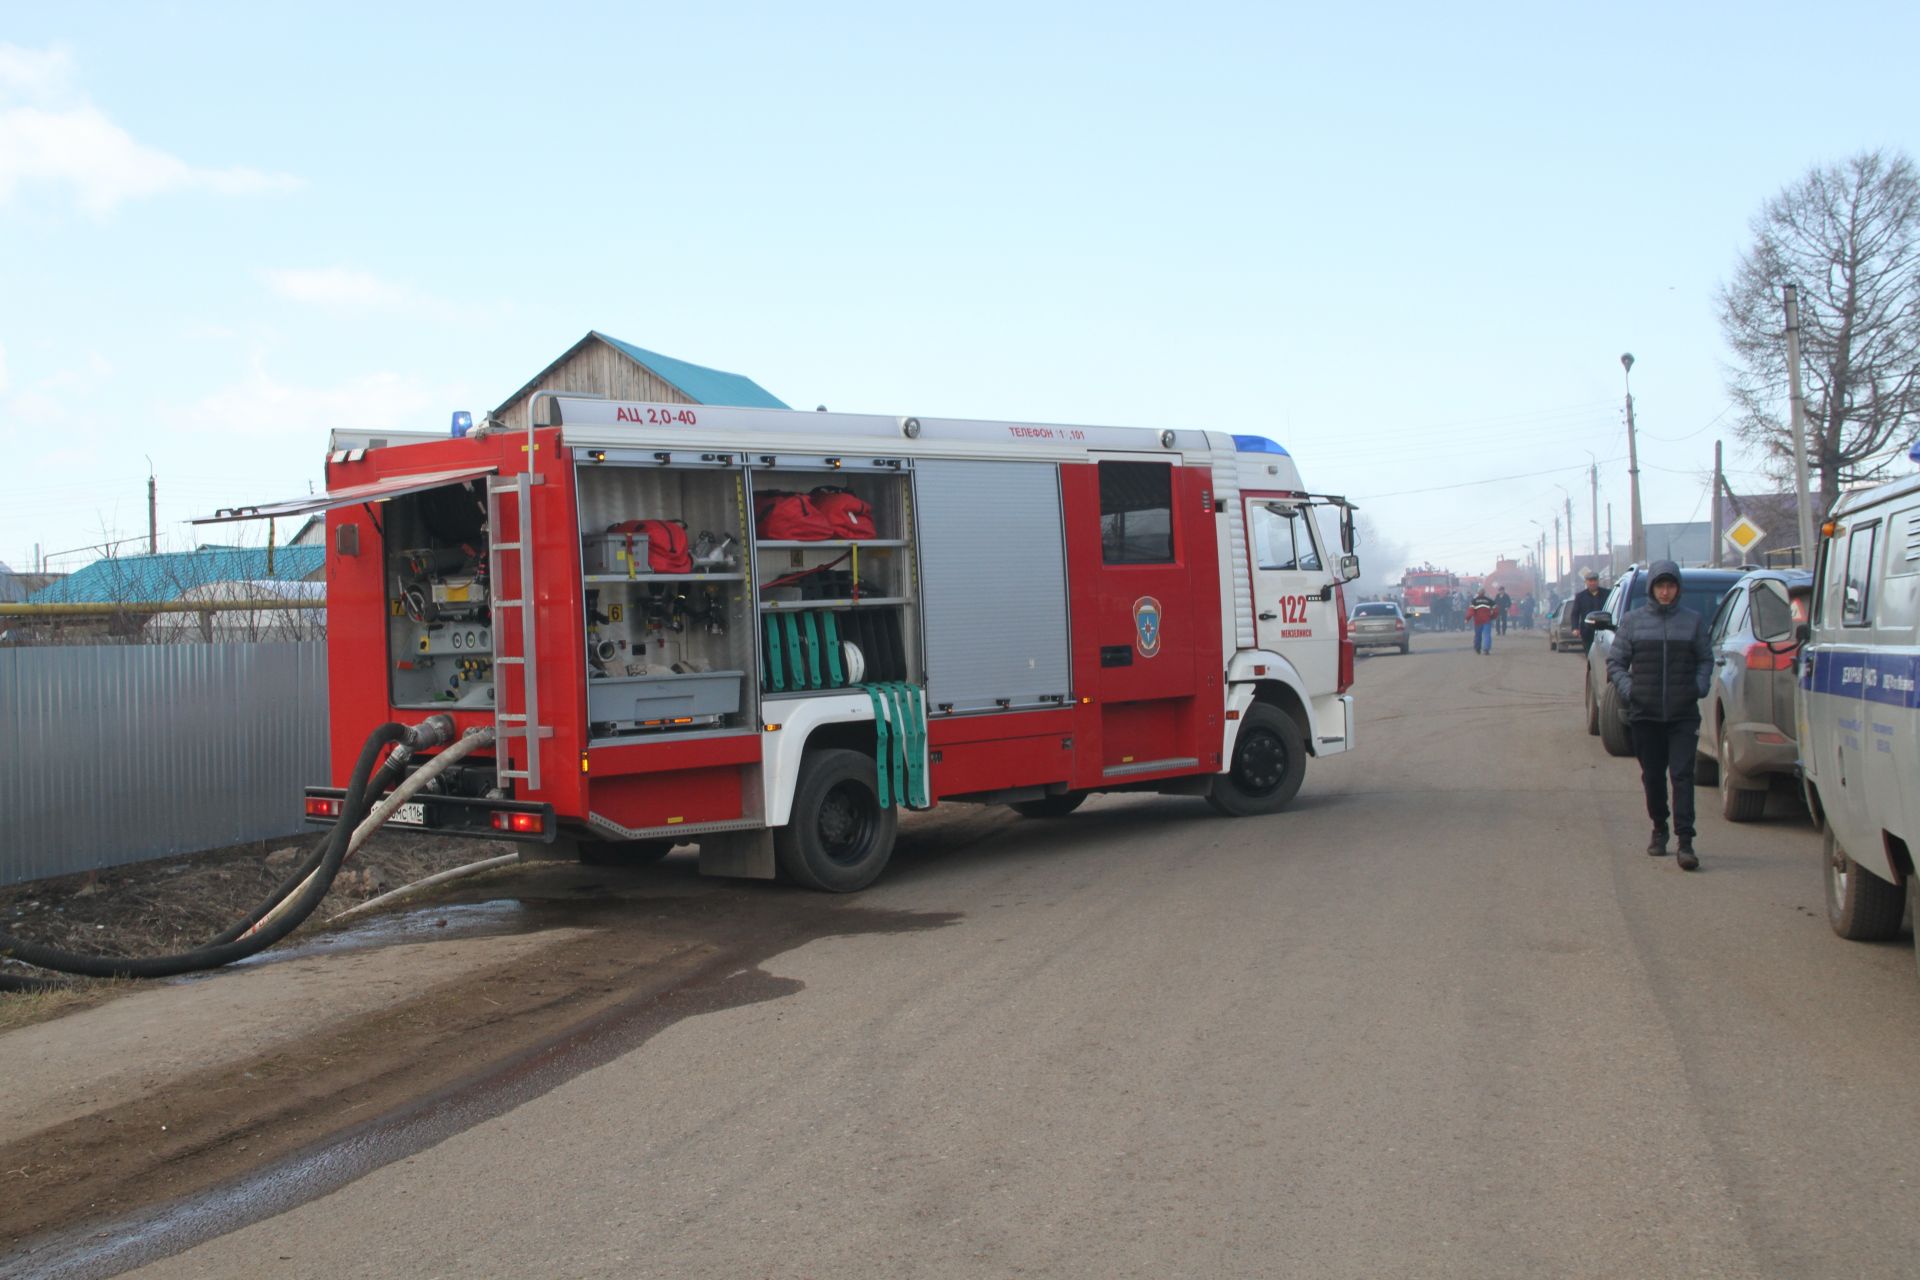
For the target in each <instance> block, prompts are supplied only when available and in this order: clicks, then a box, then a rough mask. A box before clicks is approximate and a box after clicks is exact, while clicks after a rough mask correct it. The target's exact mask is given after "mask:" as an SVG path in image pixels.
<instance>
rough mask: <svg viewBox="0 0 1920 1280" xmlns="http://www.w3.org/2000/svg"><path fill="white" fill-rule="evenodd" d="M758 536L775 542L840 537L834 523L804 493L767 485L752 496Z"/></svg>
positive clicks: (814, 540)
mask: <svg viewBox="0 0 1920 1280" xmlns="http://www.w3.org/2000/svg"><path fill="white" fill-rule="evenodd" d="M753 516H754V524H755V528H756V534H757V536H758V537H760V538H763V539H767V540H770V541H775V542H821V541H824V540H825V539H827V538H833V537H839V536H841V535H838V534H836V533H834V531H833V525H832V523H831V522H830V521H828V519H827V517H826V516H825V515H823V514H822V513H821V511H820V509H819V508H818V507H816V506H814V505H813V503H812V502H811V501H810V500H809V499H808V498H807V495H806V494H804V493H785V492H783V491H781V490H779V489H769V490H767V491H766V492H764V493H756V494H755V495H754V496H753Z"/></svg>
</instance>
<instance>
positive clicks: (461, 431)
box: [453, 409, 473, 439]
mask: <svg viewBox="0 0 1920 1280" xmlns="http://www.w3.org/2000/svg"><path fill="white" fill-rule="evenodd" d="M471 430H473V415H472V414H471V413H468V412H467V411H466V410H465V409H455V410H454V411H453V435H454V438H455V439H459V438H460V437H461V436H464V435H465V434H467V432H469V431H471Z"/></svg>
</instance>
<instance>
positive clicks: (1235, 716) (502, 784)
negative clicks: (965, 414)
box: [223, 392, 1359, 891]
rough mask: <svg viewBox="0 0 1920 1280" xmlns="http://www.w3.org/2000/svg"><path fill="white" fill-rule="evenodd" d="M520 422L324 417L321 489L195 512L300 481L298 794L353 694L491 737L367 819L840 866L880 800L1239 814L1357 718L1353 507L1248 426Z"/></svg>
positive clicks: (739, 414) (341, 764) (696, 410)
mask: <svg viewBox="0 0 1920 1280" xmlns="http://www.w3.org/2000/svg"><path fill="white" fill-rule="evenodd" d="M529 424H530V425H529V426H528V427H527V429H526V430H524V431H519V430H514V431H507V430H498V429H495V430H489V429H487V428H485V427H483V428H482V429H481V430H478V431H475V432H472V433H470V434H467V435H464V436H461V437H457V438H456V437H443V438H421V437H416V436H406V437H393V436H389V437H387V438H385V439H376V438H374V437H373V436H372V435H370V434H369V433H365V432H359V433H355V432H337V433H336V435H335V440H334V450H333V452H332V453H331V454H330V456H329V460H328V465H327V487H328V493H327V495H326V496H325V497H324V498H317V499H312V500H307V501H303V502H294V503H286V504H280V505H279V506H277V507H272V508H250V509H246V510H245V511H244V512H235V513H223V514H228V515H236V516H238V515H252V516H265V515H281V514H297V513H299V512H302V511H311V510H319V509H324V510H326V511H327V512H328V515H327V533H328V593H327V594H328V613H329V619H328V624H329V674H330V681H331V693H330V700H331V707H330V712H331V741H332V771H333V775H334V776H333V778H332V779H331V783H332V785H331V786H317V787H314V788H310V789H309V792H308V813H309V816H310V817H312V818H313V819H314V820H316V821H326V820H327V819H328V818H329V817H331V816H333V815H334V814H337V812H338V808H337V801H338V797H339V796H340V794H341V790H340V787H341V784H342V783H343V782H344V780H345V776H346V774H347V772H348V771H349V770H350V769H351V767H352V765H353V762H354V759H355V756H356V753H357V752H358V750H359V748H360V746H361V742H362V738H363V737H364V736H365V735H366V734H367V732H368V731H369V730H370V729H371V728H372V727H374V726H376V725H378V724H380V723H382V722H385V721H388V720H397V719H398V720H404V719H409V718H414V719H417V718H418V717H420V716H421V715H423V714H430V713H433V712H445V713H448V714H450V715H451V716H452V717H453V719H454V721H455V724H456V726H457V727H458V728H459V729H461V730H469V729H475V728H480V727H488V728H491V729H493V730H494V733H495V735H496V737H495V742H494V750H493V754H492V757H491V759H489V758H487V757H486V756H485V755H484V754H482V753H476V754H475V755H474V756H472V757H470V758H469V759H467V760H465V761H462V762H461V767H459V768H455V769H449V770H448V771H447V773H446V774H445V775H444V776H443V777H440V778H436V779H435V780H434V788H433V789H429V790H427V791H423V792H422V793H421V798H420V800H419V802H418V803H417V804H412V805H408V806H406V807H405V808H403V809H402V810H401V811H400V812H399V814H398V815H397V817H396V819H395V820H396V821H399V822H401V823H405V824H409V825H412V826H415V827H420V828H423V829H428V830H438V831H445V832H456V833H468V834H484V835H488V836H492V837H496V838H507V839H520V840H526V841H530V842H534V843H536V844H547V845H555V844H557V845H558V846H559V851H561V852H565V853H574V854H578V855H580V856H591V857H602V858H604V857H617V858H628V859H634V860H645V859H651V858H655V857H659V856H661V855H663V854H664V853H665V852H666V851H667V850H669V849H671V848H673V847H674V846H675V845H677V844H689V843H692V844H697V845H698V846H699V857H700V866H701V869H702V871H704V872H707V873H711V874H721V875H733V876H754V877H771V876H773V875H775V874H776V873H784V874H785V875H787V876H788V877H790V878H792V879H794V880H796V881H798V882H800V883H802V884H805V885H809V886H811V887H814V888H818V889H825V890H835V891H846V890H853V889H858V888H861V887H863V886H864V885H866V884H868V883H870V882H871V881H872V880H873V878H874V877H875V876H877V875H878V874H879V873H880V871H881V869H882V868H883V867H884V866H885V864H886V861H887V857H888V855H889V854H890V853H891V850H892V844H893V835H894V830H895V824H896V822H897V815H898V813H899V811H900V810H901V809H903V808H908V809H918V808H926V807H930V806H933V805H936V804H939V803H941V802H943V801H975V802H985V803H999V804H1009V805H1012V806H1013V807H1014V808H1016V809H1018V810H1019V811H1021V812H1022V813H1025V814H1028V815H1030V816H1036V817H1043V816H1058V815H1062V814H1065V813H1067V812H1070V811H1071V810H1072V809H1073V808H1074V807H1076V806H1077V805H1078V804H1079V803H1080V802H1081V801H1082V800H1083V799H1084V798H1085V797H1086V796H1087V795H1089V794H1091V793H1093V792H1097V791H1113V790H1148V791H1162V792H1173V793H1181V794H1191V795H1195V796H1200V797H1205V798H1206V799H1208V800H1209V801H1211V802H1212V804H1213V806H1214V807H1215V808H1216V809H1219V810H1221V811H1222V812H1225V813H1228V814H1236V815H1245V814H1259V813H1266V812H1270V811H1273V810H1277V809H1279V808H1281V807H1283V806H1284V805H1285V804H1286V803H1287V802H1288V801H1289V800H1290V799H1291V798H1292V796H1293V795H1294V793H1295V792H1296V791H1297V790H1298V788H1299V786H1300V782H1301V778H1302V777H1303V776H1304V772H1305V768H1306V762H1307V760H1308V758H1310V757H1316V756H1326V755H1331V754H1335V753H1338V752H1342V751H1346V750H1348V749H1349V748H1350V747H1351V746H1352V745H1353V740H1354V717H1353V699H1352V697H1351V696H1350V695H1349V694H1348V693H1347V689H1348V686H1349V685H1350V684H1351V683H1352V678H1353V677H1352V670H1353V649H1352V645H1351V643H1350V642H1349V640H1348V637H1347V632H1346V609H1345V601H1344V599H1343V593H1342V584H1343V583H1344V582H1346V581H1349V580H1351V579H1352V578H1353V577H1354V576H1356V575H1357V573H1358V568H1359V566H1358V560H1357V558H1356V557H1355V556H1354V554H1353V546H1352V538H1353V534H1352V510H1351V507H1350V506H1349V505H1348V504H1347V503H1345V502H1344V500H1342V499H1340V498H1337V497H1330V496H1324V495H1319V496H1316V495H1312V494H1309V493H1308V492H1307V491H1306V490H1305V489H1304V487H1303V486H1302V483H1301V479H1300V475H1299V473H1298V471H1297V469H1296V468H1295V466H1294V461H1293V459H1292V457H1290V456H1289V455H1288V453H1287V452H1286V450H1285V449H1283V448H1282V447H1281V446H1280V445H1278V444H1276V443H1274V442H1273V441H1271V440H1268V439H1266V438H1264V437H1260V436H1250V435H1237V436H1236V435H1231V434H1223V433H1216V432H1211V431H1194V430H1185V431H1161V430H1153V429H1144V428H1126V427H1073V426H1053V425H1041V424H1032V423H1017V422H984V421H961V420H950V419H940V418H915V417H889V416H876V415H861V414H843V413H825V412H820V413H805V412H795V411H790V410H778V409H744V408H725V407H715V406H706V405H686V404H634V403H619V402H614V401H609V400H604V399H595V398H590V397H585V396H580V395H577V394H571V393H550V392H542V393H540V394H539V395H537V396H536V397H535V398H534V400H533V402H532V404H531V405H530V413H529ZM1322 517H1324V518H1322ZM1335 529H1337V530H1338V534H1337V541H1335V539H1334V537H1331V536H1330V534H1331V533H1332V531H1333V530H1335ZM330 803H331V804H333V806H334V807H333V808H329V804H330Z"/></svg>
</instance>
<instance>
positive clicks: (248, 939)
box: [0, 715, 494, 991]
mask: <svg viewBox="0 0 1920 1280" xmlns="http://www.w3.org/2000/svg"><path fill="white" fill-rule="evenodd" d="M452 736H453V720H452V718H451V717H449V716H445V715H436V716H429V717H428V718H427V719H426V720H424V721H422V722H421V723H420V724H417V725H414V726H412V727H411V728H409V727H408V726H406V725H402V724H397V723H392V722H389V723H387V724H383V725H381V726H380V727H379V728H378V729H375V730H374V731H373V732H372V733H371V734H369V735H368V737H367V741H366V744H365V745H364V746H362V747H361V748H360V758H359V759H358V760H357V761H356V762H355V763H354V766H353V774H352V776H351V777H350V778H349V779H348V782H347V794H346V799H345V800H344V802H343V803H342V804H341V810H340V821H339V823H338V824H337V825H336V826H335V827H334V829H333V830H332V831H331V832H330V833H328V835H327V838H326V840H325V841H323V842H322V843H321V845H320V847H319V848H317V849H316V850H315V851H314V852H313V853H312V854H311V855H310V856H309V857H308V858H307V860H306V861H305V862H304V863H302V864H301V865H300V866H299V867H297V868H295V869H294V871H293V873H292V874H291V875H289V876H288V877H287V878H286V879H285V880H284V881H282V882H281V884H280V885H279V887H278V888H276V889H275V890H274V891H273V892H272V893H271V894H269V895H267V897H266V898H265V899H264V900H263V901H262V902H261V903H260V905H258V906H257V907H255V908H254V909H253V910H252V911H250V912H248V913H247V915H246V916H245V917H244V918H243V919H241V920H240V921H239V922H238V923H236V924H234V925H232V926H230V927H229V928H228V929H227V930H226V931H225V932H223V933H221V934H220V935H218V936H217V937H215V938H213V939H212V940H211V941H209V942H207V943H205V944H204V945H202V946H200V947H197V948H195V949H194V950H192V951H184V952H180V953H178V954H175V955H169V956H98V955H87V954H84V953H81V952H76V951H65V950H62V949H61V948H58V947H48V946H42V945H41V944H39V943H36V942H29V941H27V940H26V939H24V938H17V937H15V936H13V935H12V934H10V933H6V932H4V931H0V956H4V957H7V958H9V959H14V960H19V961H22V962H24V963H26V964H30V965H34V966H37V967H38V968H42V969H50V970H53V971H55V972H57V973H66V974H73V975H75V976H78V977H86V978H168V977H173V976H175V975H177V974H182V973H195V972H198V971H200V970H202V969H216V968H219V967H220V966H221V965H226V964H232V963H233V962H234V961H236V960H243V959H245V958H246V957H248V956H250V955H255V954H257V953H259V952H261V951H264V950H266V949H267V948H268V947H270V946H272V945H273V944H274V943H276V942H278V941H280V940H281V939H282V938H284V937H286V936H287V935H288V934H289V933H292V932H293V931H294V930H295V929H297V928H298V927H299V926H300V925H301V924H302V923H303V922H304V921H305V920H306V918H307V917H308V916H310V915H312V914H313V912H314V909H315V908H317V907H318V906H319V905H320V901H321V899H323V898H325V897H326V896H327V890H328V889H330V888H332V887H333V879H334V877H335V876H336V875H338V874H339V873H340V867H341V864H342V863H344V862H345V861H346V860H347V858H348V857H350V856H351V855H352V854H353V852H354V851H355V850H356V849H358V848H359V847H360V846H361V845H362V844H364V843H365V842H366V840H367V837H369V836H371V835H372V834H373V833H374V832H375V831H377V830H378V829H379V828H380V825H381V824H382V823H384V822H385V821H386V820H387V819H388V818H389V817H391V816H392V815H393V813H394V811H395V810H397V809H398V808H399V807H400V806H401V805H403V804H405V803H406V802H407V801H408V800H409V799H410V798H411V797H412V796H413V795H415V794H416V793H417V792H419V790H420V789H421V788H422V787H425V786H426V785H427V784H428V783H429V782H431V781H433V779H435V778H437V777H439V776H440V774H442V773H443V772H445V771H446V770H447V769H448V768H449V767H451V766H452V765H453V764H454V763H455V762H456V761H459V760H461V759H463V758H465V757H466V756H467V755H469V754H471V753H472V752H474V751H476V750H478V749H479V748H480V747H483V746H486V745H487V744H489V743H491V742H492V741H493V736H494V734H493V730H492V729H476V730H473V731H471V732H469V733H467V734H466V735H465V736H464V737H462V738H461V739H460V740H459V741H458V742H455V743H454V744H453V745H451V746H449V747H447V748H446V749H445V750H443V751H442V752H440V754H438V755H436V756H434V757H433V758H432V759H431V760H429V761H428V762H427V763H426V764H424V765H422V766H421V767H420V768H419V769H417V770H415V771H414V772H413V773H412V774H411V775H409V776H408V777H407V779H406V780H405V781H404V782H402V783H401V784H400V785H399V786H398V787H396V788H395V789H394V791H393V794H391V795H389V796H387V797H385V798H384V799H382V800H380V801H379V803H378V804H377V805H376V804H375V803H374V801H373V797H376V796H379V795H380V793H381V792H382V791H384V790H385V789H386V787H387V785H388V784H390V783H391V782H392V781H393V780H394V779H395V778H397V777H399V775H400V773H401V771H402V770H403V769H404V768H405V766H406V764H407V762H408V761H409V760H411V759H412V757H413V755H414V753H416V752H418V751H421V750H424V749H426V748H428V747H432V746H437V745H438V744H440V743H442V742H445V741H446V740H447V739H448V738H450V737H452ZM394 743H398V744H399V745H398V746H396V747H395V748H394V750H393V752H392V754H391V755H389V756H388V757H387V760H386V763H385V764H383V765H381V766H380V768H379V771H378V773H377V774H376V773H375V770H374V764H375V762H376V761H378V760H379V758H380V753H381V751H382V750H383V749H385V748H386V747H387V746H388V745H389V744H394ZM59 985H61V984H60V982H59V980H57V979H45V978H37V977H30V976H25V975H16V974H0V991H23V990H38V989H43V988H47V987H57V986H59Z"/></svg>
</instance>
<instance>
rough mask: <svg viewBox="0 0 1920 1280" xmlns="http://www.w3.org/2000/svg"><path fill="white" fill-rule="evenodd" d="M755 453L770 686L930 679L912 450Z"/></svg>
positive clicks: (831, 686)
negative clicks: (886, 454)
mask: <svg viewBox="0 0 1920 1280" xmlns="http://www.w3.org/2000/svg"><path fill="white" fill-rule="evenodd" d="M752 462H753V464H754V465H752V466H751V467H750V468H749V472H748V476H749V481H750V485H751V495H752V500H753V501H752V509H753V518H754V539H755V540H754V544H753V550H754V556H753V564H754V569H753V582H754V592H753V594H754V599H755V602H756V606H757V612H758V617H759V624H758V627H757V628H756V638H757V639H758V640H759V642H760V667H759V672H760V675H759V685H760V690H761V692H762V693H763V694H780V695H792V694H808V693H828V692H837V691H843V690H846V689H848V688H852V687H854V686H857V685H861V684H874V683H886V682H899V683H906V684H914V685H918V684H921V683H923V681H924V679H925V663H924V659H923V656H922V650H921V634H920V611H919V574H918V569H917V565H916V563H915V556H914V552H915V539H914V514H913V490H912V478H913V469H912V460H911V459H905V458H858V457H818V456H812V457H810V456H804V455H771V454H762V455H756V456H755V457H754V458H753V459H752ZM796 500H804V504H802V503H800V502H798V501H796Z"/></svg>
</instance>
